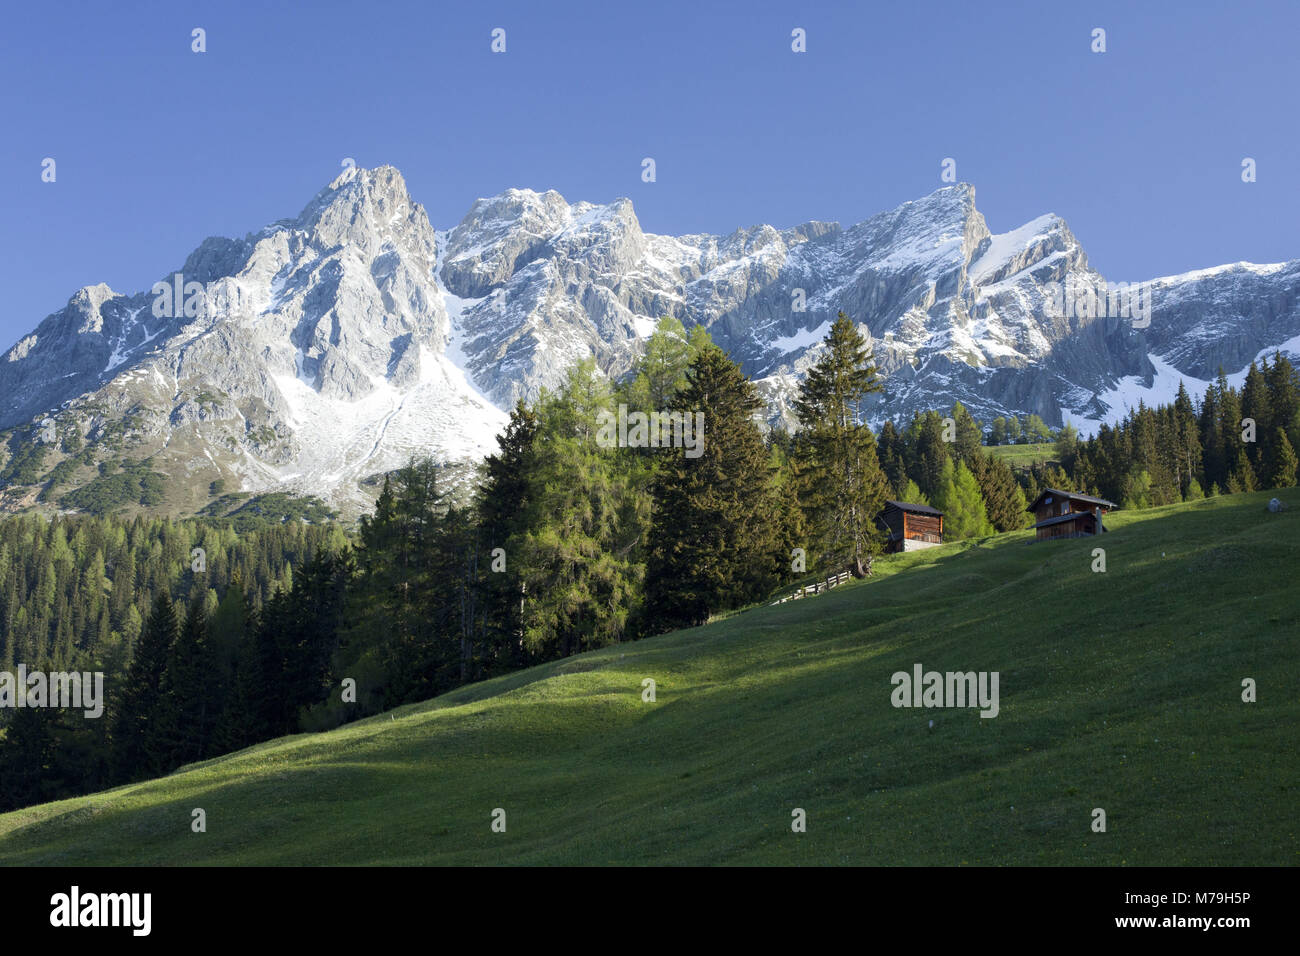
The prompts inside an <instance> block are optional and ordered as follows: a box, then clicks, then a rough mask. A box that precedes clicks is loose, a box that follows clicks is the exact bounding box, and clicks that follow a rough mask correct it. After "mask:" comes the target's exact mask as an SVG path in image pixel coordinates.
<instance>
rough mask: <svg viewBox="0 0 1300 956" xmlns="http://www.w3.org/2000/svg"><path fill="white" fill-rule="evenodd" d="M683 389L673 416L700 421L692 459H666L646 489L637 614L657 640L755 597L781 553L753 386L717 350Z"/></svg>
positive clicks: (709, 351) (771, 577) (695, 366)
mask: <svg viewBox="0 0 1300 956" xmlns="http://www.w3.org/2000/svg"><path fill="white" fill-rule="evenodd" d="M687 382H688V383H687V385H686V387H685V388H684V389H682V390H681V391H680V392H678V393H677V395H676V396H675V398H674V400H673V408H674V410H676V411H678V412H679V413H682V414H686V415H692V416H693V415H694V414H695V413H696V412H699V413H702V414H703V420H704V433H703V436H702V438H703V445H702V450H701V453H700V454H699V455H698V456H696V457H687V455H686V453H685V450H683V449H676V448H674V449H672V451H671V452H670V453H668V454H667V455H665V456H664V460H663V463H662V467H661V468H660V470H659V472H658V474H657V475H656V478H655V484H654V488H653V493H654V510H653V516H652V518H651V524H650V533H649V559H650V561H649V569H648V573H647V582H646V604H647V608H648V609H649V611H651V612H652V613H654V614H655V615H656V616H657V621H658V625H659V628H660V629H663V630H667V629H671V628H672V627H676V626H691V625H696V624H702V623H704V622H705V621H707V620H708V617H709V615H710V614H711V613H713V612H715V611H719V610H724V609H727V608H731V607H737V606H740V605H743V604H746V603H749V602H752V601H755V600H758V599H759V598H761V597H764V596H765V595H766V594H767V593H768V592H769V591H770V589H771V588H772V587H774V586H775V585H776V583H777V582H778V580H779V579H780V577H781V575H782V572H783V569H784V568H785V567H786V566H787V564H786V562H788V560H789V549H790V546H791V542H789V541H780V540H776V537H777V536H776V535H775V534H774V533H773V527H772V524H773V523H772V520H771V517H772V515H773V514H774V513H775V512H776V511H778V510H779V505H777V503H776V502H775V501H774V495H775V487H774V482H773V477H774V476H773V475H772V469H771V465H770V463H769V458H768V455H767V451H766V449H765V447H764V444H763V437H762V434H761V432H760V431H759V429H758V425H757V424H756V422H755V420H754V419H755V416H756V415H757V414H758V412H759V411H760V409H761V408H762V407H763V403H762V400H761V399H760V398H759V397H758V393H757V391H756V390H755V388H754V386H753V383H751V382H750V381H749V380H748V379H747V378H745V376H744V375H742V374H741V371H740V368H739V367H738V366H737V365H736V364H735V363H734V362H732V361H731V360H730V359H729V358H727V356H726V354H725V353H723V351H722V350H721V349H720V348H718V347H717V346H709V347H707V348H705V349H704V350H703V351H701V353H700V354H699V355H698V356H697V357H696V359H695V361H694V362H692V363H691V367H690V369H689V371H688V373H687Z"/></svg>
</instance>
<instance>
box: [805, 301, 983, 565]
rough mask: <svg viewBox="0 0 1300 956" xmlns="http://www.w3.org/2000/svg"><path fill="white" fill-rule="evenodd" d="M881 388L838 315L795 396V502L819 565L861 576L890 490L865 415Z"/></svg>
mask: <svg viewBox="0 0 1300 956" xmlns="http://www.w3.org/2000/svg"><path fill="white" fill-rule="evenodd" d="M883 390H884V386H883V385H882V384H881V383H880V379H879V376H878V375H877V373H876V367H875V364H874V362H873V361H872V357H871V352H870V350H869V349H868V348H867V345H866V342H865V340H864V339H863V337H862V334H861V333H860V332H859V331H858V330H857V328H856V327H855V326H854V324H853V322H852V321H851V320H850V319H849V318H848V316H846V315H845V314H844V313H843V312H841V313H839V316H838V318H836V320H835V322H834V323H833V324H832V325H831V329H830V332H829V333H828V334H827V336H826V340H825V350H824V351H823V353H822V355H821V357H820V359H819V360H818V362H817V364H816V365H814V366H813V367H812V368H811V369H809V370H808V373H807V375H806V376H805V377H804V381H803V383H802V384H801V385H800V388H799V397H798V398H797V399H796V401H795V411H796V414H797V415H798V417H799V424H800V426H801V427H802V429H803V433H802V435H801V441H800V442H799V449H800V454H801V455H802V457H803V458H804V463H803V479H804V480H803V487H802V488H801V489H800V500H801V501H802V502H803V504H804V506H805V521H806V523H807V526H808V528H809V529H810V531H811V533H812V534H814V535H815V536H816V551H817V555H818V557H819V559H820V560H821V562H823V565H822V566H824V567H825V568H826V569H827V570H838V569H840V568H844V567H847V568H849V569H850V570H851V571H852V572H853V575H854V577H859V578H861V577H864V576H866V575H867V574H869V573H871V562H872V557H873V555H875V554H877V553H878V552H879V551H880V547H881V543H882V536H881V533H880V531H879V530H878V529H877V528H876V525H875V517H876V515H877V514H878V513H879V512H880V509H881V508H882V507H883V505H884V502H885V499H886V498H887V497H888V496H889V485H888V481H887V479H886V478H885V475H884V473H883V472H882V471H881V469H880V464H879V462H878V460H877V457H876V448H875V439H874V436H873V435H872V434H871V428H870V427H869V426H868V425H867V423H866V422H865V421H864V418H865V414H864V413H865V408H864V402H865V400H866V398H867V396H868V395H870V394H872V393H873V392H881V391H883ZM958 407H960V406H958ZM963 411H964V410H963ZM967 417H969V416H967ZM976 450H978V445H977V446H976Z"/></svg>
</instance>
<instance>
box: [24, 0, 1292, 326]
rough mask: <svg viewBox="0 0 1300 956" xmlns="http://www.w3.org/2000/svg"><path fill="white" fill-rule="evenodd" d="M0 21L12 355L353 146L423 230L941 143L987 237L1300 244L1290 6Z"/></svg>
mask: <svg viewBox="0 0 1300 956" xmlns="http://www.w3.org/2000/svg"><path fill="white" fill-rule="evenodd" d="M3 17H4V24H3V28H2V29H0V117H2V118H3V126H2V127H0V129H2V130H3V141H2V142H3V148H2V149H0V197H2V198H0V214H2V220H0V221H2V224H0V282H2V283H3V289H4V297H3V302H4V307H3V309H2V310H0V343H2V344H3V346H4V347H7V346H8V345H9V344H10V343H12V342H13V341H15V340H16V339H17V338H18V337H19V336H20V335H22V334H23V333H25V332H26V331H28V330H29V329H30V328H32V327H34V326H35V325H36V324H37V322H39V321H40V320H41V319H42V318H44V317H45V316H46V315H47V314H48V313H50V312H52V311H54V310H56V309H59V308H61V307H62V306H63V305H64V304H65V303H66V301H67V299H68V297H69V296H70V295H71V294H72V293H73V292H74V291H76V289H78V288H80V287H81V286H83V285H88V284H91V283H95V282H107V283H108V284H109V285H111V286H112V287H113V288H114V289H115V290H117V291H119V292H136V291H139V290H141V289H144V288H147V287H148V286H149V285H150V284H151V283H152V282H153V281H154V280H155V279H156V278H158V277H159V276H161V275H162V274H164V273H165V272H167V271H169V270H172V269H175V268H177V267H179V266H180V265H181V264H182V262H183V261H184V257H185V256H186V255H187V254H188V252H189V251H190V250H191V249H192V248H193V247H194V246H195V245H197V244H198V243H199V242H200V241H201V240H202V239H203V238H204V237H206V236H209V235H237V236H242V235H244V234H245V233H247V232H249V231H252V230H255V229H257V228H260V227H261V226H262V225H264V224H265V223H267V222H270V221H272V220H274V219H278V218H282V217H286V216H291V215H296V214H297V213H298V211H299V210H300V209H301V208H302V206H303V205H304V204H305V203H306V202H307V200H308V199H310V197H311V196H312V195H314V194H315V192H316V191H318V190H319V189H320V188H321V187H322V186H323V185H325V183H327V182H328V181H329V180H330V179H331V178H333V177H334V176H335V175H336V174H337V173H338V171H339V168H340V167H339V163H340V161H341V160H342V159H343V157H345V156H350V157H354V158H355V159H356V161H357V163H358V164H360V165H363V166H375V165H379V164H382V163H392V164H393V165H395V166H397V167H398V168H400V169H401V170H402V171H403V173H404V174H405V176H406V179H407V182H408V184H409V186H410V189H411V192H412V194H413V196H414V198H415V199H416V200H417V201H419V202H422V203H423V204H424V205H425V206H426V207H427V208H428V210H429V214H430V218H431V219H432V220H433V223H434V225H435V226H437V227H438V228H447V227H448V226H450V225H452V224H454V223H456V222H457V221H459V220H460V218H461V217H462V216H463V215H464V213H465V212H466V210H467V209H468V208H469V205H470V203H471V202H472V201H473V200H474V199H475V198H476V197H478V196H487V195H493V194H495V193H497V192H500V191H501V190H503V189H506V188H508V187H511V186H521V187H522V186H528V187H532V188H535V189H547V188H554V189H558V190H559V191H560V192H561V193H563V194H564V195H565V196H566V197H567V198H568V199H570V200H571V201H575V200H578V199H586V200H591V201H596V202H607V201H609V200H611V199H613V198H615V197H617V196H628V197H630V198H631V199H632V200H633V202H634V204H635V206H636V209H637V213H638V215H639V217H640V220H641V223H642V226H643V227H644V228H645V229H646V230H648V231H651V232H661V233H677V234H680V233H685V232H716V233H727V232H730V231H731V230H733V229H735V228H736V227H738V226H747V225H752V224H754V223H758V222H770V223H773V224H775V225H778V226H790V225H794V224H796V223H799V222H803V221H806V220H808V219H832V220H839V221H840V222H843V223H849V222H856V221H858V220H860V219H863V218H866V217H867V216H869V215H871V214H873V213H875V212H878V211H880V210H882V209H887V208H890V207H892V206H894V205H897V204H898V203H900V202H904V201H906V200H908V199H912V198H915V197H917V196H921V195H924V194H926V193H929V192H930V191H932V190H933V189H935V188H937V187H938V186H940V185H941V183H940V180H939V172H940V169H939V166H940V161H941V160H942V159H943V158H944V157H949V156H951V157H953V158H955V159H956V160H957V173H958V178H959V179H961V180H963V181H967V182H971V183H973V184H974V185H975V187H976V191H977V202H978V204H979V207H980V208H981V210H982V211H983V212H984V214H985V216H986V218H987V219H988V221H989V225H990V227H991V228H992V229H994V231H1003V230H1006V229H1010V228H1013V227H1015V226H1017V225H1019V224H1021V223H1022V222H1024V221H1026V220H1028V219H1031V218H1033V217H1034V216H1037V215H1040V214H1042V213H1044V212H1055V213H1058V214H1060V215H1062V216H1064V217H1065V218H1066V220H1067V221H1068V222H1069V223H1070V225H1071V227H1072V228H1073V230H1074V232H1075V233H1076V234H1077V235H1078V236H1079V238H1080V239H1081V240H1082V242H1083V244H1084V247H1085V249H1086V250H1087V251H1088V253H1089V256H1090V258H1091V260H1092V263H1093V265H1094V266H1096V267H1097V268H1098V269H1100V270H1101V271H1102V272H1103V273H1105V274H1106V275H1107V276H1108V278H1111V279H1112V280H1117V281H1118V280H1128V281H1132V280H1137V279H1142V278H1150V277H1154V276H1157V275H1164V274H1168V273H1173V272H1181V271H1186V270H1188V269H1193V268H1202V267H1205V266H1210V265H1215V264H1219V263H1223V262H1231V261H1237V260H1241V259H1246V260H1252V261H1256V262H1275V261H1282V260H1286V259H1292V258H1295V257H1297V256H1300V230H1297V225H1296V224H1297V223H1300V190H1297V181H1298V180H1297V172H1298V171H1300V131H1298V129H1297V123H1296V107H1297V91H1300V56H1297V53H1296V43H1297V38H1298V37H1300V4H1296V3H1293V2H1277V3H1231V4H1229V3H1221V2H1208V0H1192V2H1186V3H1178V4H1172V3H1170V4H1156V3H1134V2H1116V3H1106V2H1100V3H1099V2H1089V3H1086V4H1065V3H1059V2H1036V3H970V2H941V3H934V2H927V3H895V2H890V3H874V2H872V3H847V2H845V3H836V4H831V3H816V2H803V0H798V2H795V0H789V2H784V3H768V2H762V0H748V2H734V3H705V2H700V0H693V2H676V0H667V2H655V3H636V4H632V3H621V2H620V3H614V2H591V3H558V2H547V3H543V2H538V0H532V2H527V3H488V2H483V3H455V4H452V3H439V2H429V0H423V2H385V0H365V2H357V0H353V2H348V3H341V2H324V3H288V2H274V0H271V2H267V0H262V2H229V0H227V2H221V3H202V2H199V3H175V2H170V3H131V2H114V3H94V4H91V3H85V4H69V3H58V2H46V3H25V4H21V5H16V4H11V5H9V6H8V7H7V9H6V10H5V12H4V14H3ZM196 26H199V27H203V28H204V29H206V31H207V47H208V49H207V52H206V53H203V54H196V53H192V52H190V31H191V29H192V28H193V27H196ZM494 27H502V28H504V29H505V30H506V31H507V32H506V39H507V51H506V53H505V54H493V53H492V52H491V51H490V49H489V46H490V41H491V37H490V33H491V31H492V29H493V28H494ZM795 27H802V28H804V29H805V30H806V31H807V37H808V41H807V42H808V52H807V53H804V54H795V53H792V52H791V49H790V43H791V39H790V31H791V30H792V29H793V28H795ZM1094 27H1104V28H1105V29H1106V31H1107V47H1108V50H1107V52H1106V53H1104V54H1094V53H1092V52H1090V49H1089V47H1090V42H1091V41H1090V34H1091V31H1092V29H1093V28H1094ZM47 156H49V157H53V158H54V159H55V160H56V161H57V164H58V165H57V175H58V180H57V182H56V183H54V184H47V183H42V182H41V179H40V173H41V161H42V159H43V158H44V157H47ZM645 156H652V157H654V158H655V160H656V163H657V167H658V181H657V182H655V183H652V184H647V183H643V182H642V181H641V178H640V173H641V165H640V164H641V160H642V158H643V157H645ZM1246 156H1250V157H1253V158H1255V159H1256V161H1257V163H1258V182H1256V183H1253V184H1249V185H1247V184H1244V183H1242V181H1241V175H1240V174H1241V166H1240V164H1241V160H1242V158H1243V157H1246Z"/></svg>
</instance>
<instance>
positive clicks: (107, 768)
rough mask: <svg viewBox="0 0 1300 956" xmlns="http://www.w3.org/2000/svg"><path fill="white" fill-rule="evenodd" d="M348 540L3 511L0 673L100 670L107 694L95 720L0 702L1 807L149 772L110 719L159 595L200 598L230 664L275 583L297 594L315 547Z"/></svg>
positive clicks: (294, 526)
mask: <svg viewBox="0 0 1300 956" xmlns="http://www.w3.org/2000/svg"><path fill="white" fill-rule="evenodd" d="M345 544H346V539H345V537H344V536H343V534H342V532H341V531H340V530H339V529H337V528H335V527H313V526H309V525H304V524H301V523H296V522H295V523H288V524H280V523H268V524H266V525H265V526H263V527H259V528H257V529H256V530H252V531H247V532H246V533H242V534H240V533H237V532H236V531H235V530H234V529H233V528H232V527H230V526H229V525H224V524H220V523H215V522H207V521H198V520H188V521H169V520H161V519H147V518H144V517H136V518H134V519H131V520H122V519H115V518H89V517H63V516H60V517H56V518H54V519H53V520H48V519H46V518H43V517H12V518H7V519H5V520H4V521H0V672H6V673H10V674H16V670H17V666H18V665H19V664H25V665H26V667H27V669H28V670H29V671H43V672H47V673H48V672H71V671H76V672H101V673H103V674H104V696H105V703H106V712H105V714H104V715H103V716H102V717H100V718H97V719H86V718H84V717H83V716H82V712H81V711H80V710H56V709H37V708H12V709H11V708H8V707H6V708H4V709H0V735H3V736H2V737H0V807H3V808H12V807H15V806H23V805H25V804H28V803H32V802H36V801H38V800H45V799H54V798H56V797H60V796H66V795H68V794H72V793H82V792H87V791H90V790H94V789H97V788H100V787H104V786H108V785H110V784H112V783H115V782H118V781H120V780H125V779H132V778H134V777H136V776H139V775H140V773H139V769H140V768H137V767H136V765H135V763H134V761H133V759H132V758H128V757H126V755H125V751H124V750H123V748H122V746H121V744H122V741H123V739H124V738H123V737H121V736H120V735H118V734H117V733H115V731H114V725H115V724H117V723H118V721H119V720H120V719H121V718H122V715H123V714H124V713H129V712H130V709H131V705H130V697H129V694H128V693H126V691H127V689H128V688H129V686H130V683H131V675H132V672H133V670H134V671H135V672H136V676H137V677H141V676H142V675H143V674H144V673H145V671H144V670H141V662H142V660H143V659H144V658H145V657H147V655H145V654H142V647H145V648H147V647H148V645H149V643H150V630H149V628H150V624H151V622H152V621H153V619H154V617H155V615H156V613H157V611H158V606H157V605H158V602H159V600H160V599H165V602H166V603H167V604H169V605H170V602H172V601H176V602H179V603H180V604H181V605H182V607H186V606H191V605H192V606H194V607H196V608H198V609H199V612H201V614H202V615H203V617H204V618H205V619H210V620H211V621H212V622H213V642H214V644H215V645H217V646H220V647H222V648H224V653H225V663H226V664H227V665H230V666H229V667H226V670H230V669H232V668H233V663H232V662H233V661H234V659H235V658H236V657H237V656H238V653H239V650H240V648H241V645H242V644H244V643H245V642H246V635H247V629H246V627H245V623H244V622H246V621H248V620H252V619H255V618H256V616H257V614H258V611H259V609H261V608H262V607H263V606H264V605H265V604H266V603H267V602H268V601H270V600H271V599H272V598H273V596H274V595H275V594H277V593H281V592H283V593H289V592H291V591H293V590H294V584H295V574H297V573H299V571H298V569H300V568H304V567H309V566H310V560H309V559H310V558H311V556H312V555H315V554H320V553H331V552H337V551H341V550H342V549H343V548H344V547H345ZM196 549H197V550H196ZM182 613H184V612H183V611H182ZM223 666H224V665H223ZM220 670H221V668H218V672H219V671H220ZM204 679H205V680H211V679H214V674H212V673H209V674H205V675H204ZM221 679H222V678H220V677H216V683H217V684H220V682H221ZM232 739H233V738H232ZM154 766H155V765H154V764H150V765H149V766H148V767H147V768H143V769H153V767H154Z"/></svg>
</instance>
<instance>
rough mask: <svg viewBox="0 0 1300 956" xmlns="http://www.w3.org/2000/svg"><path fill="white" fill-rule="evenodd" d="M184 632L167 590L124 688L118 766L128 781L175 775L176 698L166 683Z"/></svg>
mask: <svg viewBox="0 0 1300 956" xmlns="http://www.w3.org/2000/svg"><path fill="white" fill-rule="evenodd" d="M179 631H180V624H179V622H178V621H177V618H176V607H175V605H173V604H172V600H171V597H170V596H169V595H168V594H167V592H166V591H165V590H164V591H162V592H160V593H159V594H158V597H157V598H156V599H155V600H154V604H153V610H152V611H151V612H150V614H149V618H148V620H147V621H146V622H145V626H144V630H142V631H141V632H140V641H139V644H138V645H137V646H136V651H135V658H134V659H133V660H132V661H131V669H130V671H128V672H127V677H126V681H125V684H124V685H123V687H122V701H121V705H120V707H119V709H118V713H117V723H116V726H115V728H114V732H113V743H114V759H115V765H116V767H117V773H118V777H119V778H120V779H122V780H132V779H137V778H140V777H150V776H157V775H159V774H161V773H163V772H164V771H165V770H167V769H169V768H168V763H169V761H170V759H171V753H172V742H173V741H172V738H171V735H172V734H173V733H174V723H173V721H174V719H175V698H174V696H173V695H172V693H171V691H170V690H169V689H168V688H167V687H166V685H165V682H164V680H163V677H164V674H165V673H166V670H167V662H168V660H169V658H170V657H171V653H172V645H173V644H175V643H176V638H177V635H178V633H179Z"/></svg>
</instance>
